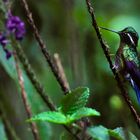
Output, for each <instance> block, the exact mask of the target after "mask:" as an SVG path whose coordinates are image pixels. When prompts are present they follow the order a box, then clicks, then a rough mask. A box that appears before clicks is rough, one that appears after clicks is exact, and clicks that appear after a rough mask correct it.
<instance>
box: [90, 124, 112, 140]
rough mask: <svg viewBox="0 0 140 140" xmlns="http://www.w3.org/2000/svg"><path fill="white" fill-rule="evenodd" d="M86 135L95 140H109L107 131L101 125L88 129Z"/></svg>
mask: <svg viewBox="0 0 140 140" xmlns="http://www.w3.org/2000/svg"><path fill="white" fill-rule="evenodd" d="M87 133H88V134H89V135H90V136H91V137H92V138H94V139H95V140H110V138H109V134H108V129H107V128H105V127H104V126H101V125H100V126H92V127H89V128H88V129H87Z"/></svg>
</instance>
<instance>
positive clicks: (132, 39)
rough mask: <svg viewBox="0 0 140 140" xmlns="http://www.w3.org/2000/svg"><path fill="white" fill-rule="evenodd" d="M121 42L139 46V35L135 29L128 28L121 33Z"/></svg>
mask: <svg viewBox="0 0 140 140" xmlns="http://www.w3.org/2000/svg"><path fill="white" fill-rule="evenodd" d="M118 34H119V35H120V38H121V41H122V42H123V43H126V44H127V45H130V46H137V45H138V39H139V35H138V33H137V32H136V30H135V29H134V28H133V27H126V28H124V29H123V30H121V31H119V32H118Z"/></svg>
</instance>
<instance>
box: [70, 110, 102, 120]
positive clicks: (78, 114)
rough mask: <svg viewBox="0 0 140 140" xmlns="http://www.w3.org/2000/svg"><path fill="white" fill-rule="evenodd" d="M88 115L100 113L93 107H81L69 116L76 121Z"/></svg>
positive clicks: (98, 114)
mask: <svg viewBox="0 0 140 140" xmlns="http://www.w3.org/2000/svg"><path fill="white" fill-rule="evenodd" d="M88 116H100V113H99V112H97V111H96V110H95V109H92V108H87V107H83V108H81V109H79V110H77V111H76V112H75V113H73V114H72V115H71V116H70V121H71V122H72V121H76V120H79V119H81V118H83V117H88Z"/></svg>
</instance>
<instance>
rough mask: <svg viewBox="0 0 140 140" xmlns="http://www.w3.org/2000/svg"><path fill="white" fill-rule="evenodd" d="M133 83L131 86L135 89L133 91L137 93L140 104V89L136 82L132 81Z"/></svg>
mask: <svg viewBox="0 0 140 140" xmlns="http://www.w3.org/2000/svg"><path fill="white" fill-rule="evenodd" d="M130 82H131V85H132V87H133V89H134V90H135V92H136V95H137V99H138V102H139V104H140V87H139V86H138V85H137V84H136V82H135V81H133V80H132V79H131V80H130Z"/></svg>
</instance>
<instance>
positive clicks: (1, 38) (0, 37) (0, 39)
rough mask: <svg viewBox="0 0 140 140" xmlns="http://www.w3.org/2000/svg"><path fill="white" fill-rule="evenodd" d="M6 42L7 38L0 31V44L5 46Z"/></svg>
mask: <svg viewBox="0 0 140 140" xmlns="http://www.w3.org/2000/svg"><path fill="white" fill-rule="evenodd" d="M7 43H8V40H7V39H6V36H5V35H3V34H2V33H0V44H1V45H2V46H3V47H5V46H6V45H7Z"/></svg>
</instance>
